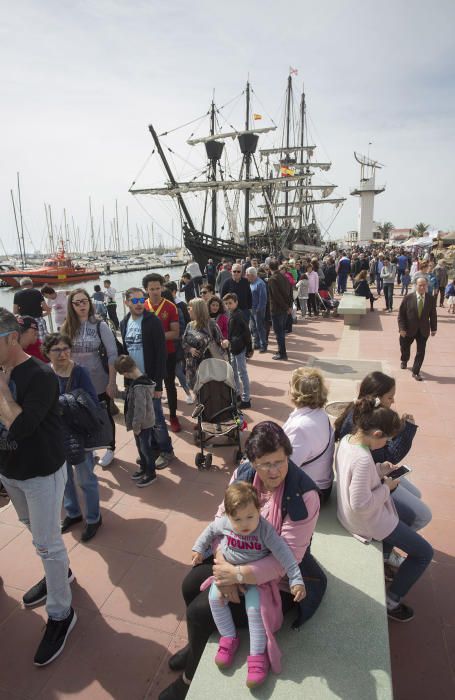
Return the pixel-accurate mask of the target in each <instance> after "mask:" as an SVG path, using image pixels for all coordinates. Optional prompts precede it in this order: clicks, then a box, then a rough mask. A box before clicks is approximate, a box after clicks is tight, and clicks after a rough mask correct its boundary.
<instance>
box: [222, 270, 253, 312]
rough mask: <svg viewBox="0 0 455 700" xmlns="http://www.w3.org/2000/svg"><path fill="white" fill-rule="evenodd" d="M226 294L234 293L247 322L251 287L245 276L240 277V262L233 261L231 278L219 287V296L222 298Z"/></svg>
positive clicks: (249, 310) (250, 301)
mask: <svg viewBox="0 0 455 700" xmlns="http://www.w3.org/2000/svg"><path fill="white" fill-rule="evenodd" d="M226 294H235V295H236V297H237V299H238V302H239V309H240V310H241V312H242V314H243V318H244V319H245V321H246V322H247V323H249V322H250V316H251V305H252V297H251V289H250V283H249V282H248V280H247V279H246V277H242V265H241V264H240V263H234V265H233V266H232V274H231V278H230V279H227V280H226V281H225V282H224V283H223V286H222V287H221V291H220V297H221V298H222V299H223V298H224V297H225V296H226Z"/></svg>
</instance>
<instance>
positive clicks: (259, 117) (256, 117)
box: [253, 114, 262, 121]
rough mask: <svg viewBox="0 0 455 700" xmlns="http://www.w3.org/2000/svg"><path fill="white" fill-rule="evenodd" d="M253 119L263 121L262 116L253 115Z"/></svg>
mask: <svg viewBox="0 0 455 700" xmlns="http://www.w3.org/2000/svg"><path fill="white" fill-rule="evenodd" d="M253 119H254V120H255V121H257V120H258V119H262V114H253Z"/></svg>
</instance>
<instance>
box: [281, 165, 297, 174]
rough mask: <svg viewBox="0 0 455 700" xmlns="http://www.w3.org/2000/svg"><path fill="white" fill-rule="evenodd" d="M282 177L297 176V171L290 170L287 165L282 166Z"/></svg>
mask: <svg viewBox="0 0 455 700" xmlns="http://www.w3.org/2000/svg"><path fill="white" fill-rule="evenodd" d="M280 175H281V177H289V176H290V175H295V169H294V168H289V167H288V166H287V165H282V166H281V168H280Z"/></svg>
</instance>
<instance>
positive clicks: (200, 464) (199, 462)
mask: <svg viewBox="0 0 455 700" xmlns="http://www.w3.org/2000/svg"><path fill="white" fill-rule="evenodd" d="M205 459H206V458H205V456H204V455H203V454H202V452H198V453H197V455H196V457H195V459H194V463H195V465H196V466H197V468H198V469H203V468H204V466H205Z"/></svg>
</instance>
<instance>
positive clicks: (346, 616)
mask: <svg viewBox="0 0 455 700" xmlns="http://www.w3.org/2000/svg"><path fill="white" fill-rule="evenodd" d="M312 552H313V554H314V555H315V556H316V558H317V559H318V561H319V562H320V564H321V565H322V566H323V568H324V570H325V572H326V574H327V578H328V585H327V592H326V594H325V597H324V600H323V602H322V603H321V606H320V607H319V610H318V611H317V612H316V614H315V615H314V616H313V617H312V619H311V620H309V621H308V622H307V623H306V624H305V625H304V626H303V627H301V629H300V630H299V631H294V630H292V629H291V628H290V625H291V622H292V621H293V619H294V614H293V613H290V614H289V615H287V616H286V617H285V619H284V622H283V626H282V628H281V630H280V631H279V632H278V634H277V641H278V643H279V645H280V648H281V651H282V654H283V656H282V671H281V674H280V675H278V676H276V675H275V674H273V673H270V675H269V677H268V679H267V681H266V682H265V683H264V685H263V686H261V687H259V688H257V689H255V690H254V691H252V692H250V691H249V690H248V688H247V687H246V685H245V680H246V673H247V668H246V657H247V655H248V653H249V651H248V630H240V636H241V645H240V649H239V651H238V652H237V656H236V660H235V663H234V665H233V666H232V668H231V669H229V670H228V671H224V672H222V671H220V670H219V669H218V667H217V666H216V665H215V663H214V660H213V659H214V657H215V653H216V649H217V643H218V635H216V636H212V637H211V639H210V640H209V642H208V644H207V646H206V648H205V651H204V654H203V656H202V659H201V661H200V663H199V666H198V669H197V672H196V675H195V677H194V679H193V682H192V684H191V686H190V690H189V693H188V695H187V699H188V700H213V699H214V698H215V699H216V700H232V698H259V699H265V698H273V700H281V699H282V698H283V699H287V700H295V699H296V698H305V699H306V700H325V699H329V698H330V699H331V700H335V699H339V698H343V699H346V700H347V699H349V700H392V699H393V691H392V682H391V670H390V655H389V637H388V628H387V615H386V608H385V591H384V570H383V563H382V546H381V545H380V544H377V543H374V544H371V545H369V546H367V545H364V544H362V543H361V542H359V541H358V540H356V539H355V538H354V537H351V536H350V535H349V534H348V533H347V532H346V531H345V530H344V529H343V528H342V527H341V525H340V524H339V523H338V520H337V517H336V494H335V493H332V496H331V498H330V501H329V503H328V504H327V505H325V506H324V508H323V509H322V511H321V515H320V517H319V520H318V526H317V529H316V533H315V535H314V538H313V543H312Z"/></svg>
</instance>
